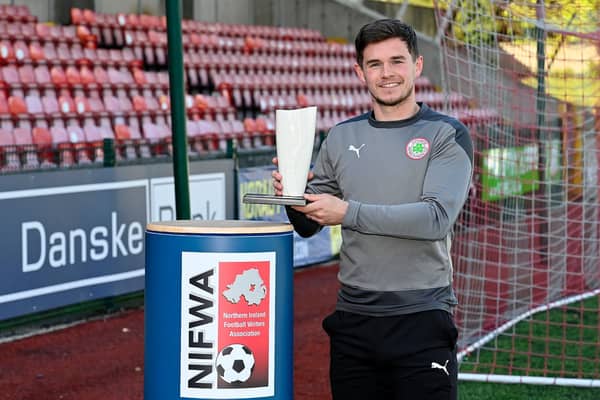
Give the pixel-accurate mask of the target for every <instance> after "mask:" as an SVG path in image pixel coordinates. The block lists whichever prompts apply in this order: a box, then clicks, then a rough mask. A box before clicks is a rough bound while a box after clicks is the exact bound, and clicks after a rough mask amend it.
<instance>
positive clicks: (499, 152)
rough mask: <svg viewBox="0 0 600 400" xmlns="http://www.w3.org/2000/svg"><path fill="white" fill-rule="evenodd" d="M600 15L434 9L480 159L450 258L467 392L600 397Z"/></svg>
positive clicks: (475, 6)
mask: <svg viewBox="0 0 600 400" xmlns="http://www.w3.org/2000/svg"><path fill="white" fill-rule="evenodd" d="M599 10H600V1H599V0H579V1H568V0H553V1H549V0H546V1H544V0H537V1H536V0H531V1H525V0H516V1H510V2H509V1H493V0H491V1H490V0H439V1H437V2H436V4H435V11H436V18H437V25H438V32H439V33H438V35H439V39H440V43H441V48H442V60H443V61H442V63H443V71H444V74H443V77H444V84H443V86H444V88H443V89H444V92H445V93H447V94H448V96H447V99H448V100H447V102H446V108H447V110H448V112H449V113H451V114H453V115H455V116H456V117H458V118H459V119H460V120H462V121H463V122H464V123H465V124H467V125H468V126H469V128H470V131H471V135H472V137H473V140H474V148H475V159H474V162H475V170H474V179H473V185H472V190H471V194H470V197H469V200H468V202H467V205H466V207H465V210H464V212H463V213H462V215H461V217H460V219H459V221H458V223H457V226H456V229H455V233H456V237H455V240H454V243H455V244H454V248H453V249H452V251H453V254H454V260H455V266H454V267H455V270H456V273H455V276H456V279H455V287H456V291H457V294H458V297H459V302H460V305H459V307H458V310H457V315H456V318H457V323H458V325H459V328H460V331H461V336H460V341H459V360H460V361H461V375H460V376H461V378H462V379H470V380H486V381H499V382H526V383H538V384H564V385H579V386H600V344H599V343H600V320H599V315H600V308H599V304H598V298H599V293H600V244H599V240H600V237H599V233H600V232H599V227H600V210H599V204H598V195H599V190H600V186H599V185H598V183H599V182H598V159H599V158H600V152H599V149H600V142H599V139H598V132H599V130H600V57H599V52H600V25H599V23H598V21H599V20H600V11H599ZM453 99H461V101H456V100H453Z"/></svg>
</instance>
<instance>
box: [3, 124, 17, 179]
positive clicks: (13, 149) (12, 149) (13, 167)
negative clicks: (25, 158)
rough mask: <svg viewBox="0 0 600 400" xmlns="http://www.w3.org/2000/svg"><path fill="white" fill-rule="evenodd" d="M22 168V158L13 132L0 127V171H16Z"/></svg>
mask: <svg viewBox="0 0 600 400" xmlns="http://www.w3.org/2000/svg"><path fill="white" fill-rule="evenodd" d="M20 169H21V160H20V159H19V151H18V149H17V146H16V145H15V138H14V136H13V133H12V131H10V130H8V129H3V128H0V172H14V171H18V170H20Z"/></svg>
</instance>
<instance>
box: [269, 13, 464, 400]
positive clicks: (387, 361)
mask: <svg viewBox="0 0 600 400" xmlns="http://www.w3.org/2000/svg"><path fill="white" fill-rule="evenodd" d="M355 45H356V65H355V70H356V74H357V75H358V78H359V79H360V80H361V81H362V82H363V83H364V84H365V85H366V86H367V88H368V90H369V92H370V94H371V98H372V107H373V110H372V112H369V113H367V114H364V115H361V116H358V117H355V118H353V119H350V120H348V121H345V122H342V123H340V124H338V125H337V126H335V127H334V128H332V129H331V131H330V132H329V134H328V135H327V138H326V140H325V141H324V142H323V145H322V147H321V149H320V151H319V154H318V157H317V160H316V163H315V167H314V169H313V172H312V173H311V174H310V175H309V182H308V185H307V188H306V193H307V194H305V198H306V199H307V200H308V202H309V203H308V204H307V205H306V206H304V207H288V208H287V209H286V210H287V213H288V217H289V219H290V221H291V222H292V224H293V225H294V229H295V230H296V231H297V232H298V233H299V234H300V235H302V236H305V237H306V236H310V235H312V234H314V233H316V232H317V231H318V230H319V229H320V228H321V227H322V226H324V225H336V224H341V226H342V239H343V242H342V248H341V252H340V271H339V275H338V277H339V280H340V283H341V288H340V291H339V293H338V299H337V305H336V310H335V312H334V313H333V314H331V315H329V316H327V317H326V318H325V320H324V321H323V328H324V329H325V331H326V332H327V333H328V334H329V336H330V346H331V347H330V352H331V364H330V379H331V390H332V394H333V398H334V399H335V400H349V399H361V400H364V399H367V398H372V399H377V400H383V399H418V400H436V399H444V400H447V399H456V380H457V361H456V351H455V347H456V339H457V336H458V332H457V330H456V327H455V325H454V322H453V319H452V314H451V312H452V309H453V307H454V306H455V305H456V304H457V300H456V297H455V295H454V293H453V290H452V261H451V258H450V244H451V235H452V226H453V224H454V221H455V220H456V218H457V216H458V214H459V212H460V210H461V208H462V207H463V204H464V202H465V200H466V197H467V192H468V188H469V183H470V180H471V174H472V158H473V156H472V153H473V150H472V143H471V139H470V137H469V133H468V131H467V128H466V127H465V126H464V125H462V124H461V123H460V122H458V121H457V120H455V119H453V118H451V117H448V116H446V115H443V114H440V113H437V112H434V111H432V110H431V109H430V108H429V107H428V106H427V105H426V104H421V103H417V102H416V100H415V79H416V78H417V77H419V75H420V74H421V71H422V69H423V58H422V56H420V55H419V52H418V48H417V40H416V34H415V32H414V30H413V29H412V28H411V27H410V26H408V25H406V24H404V23H402V22H400V21H397V20H390V19H386V20H378V21H375V22H372V23H369V24H367V25H365V26H363V27H362V28H361V30H360V32H359V33H358V35H357V37H356V41H355ZM274 162H275V163H277V159H274ZM273 178H274V182H273V186H274V188H275V193H276V194H277V195H281V194H282V189H283V186H284V185H285V177H282V176H281V174H280V173H279V172H278V171H275V172H274V173H273Z"/></svg>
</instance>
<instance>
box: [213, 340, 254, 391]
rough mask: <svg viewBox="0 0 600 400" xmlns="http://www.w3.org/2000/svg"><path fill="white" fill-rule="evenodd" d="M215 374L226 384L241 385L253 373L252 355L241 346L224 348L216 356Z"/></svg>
mask: <svg viewBox="0 0 600 400" xmlns="http://www.w3.org/2000/svg"><path fill="white" fill-rule="evenodd" d="M216 367H217V373H218V374H219V377H220V378H221V379H223V380H224V381H225V382H227V383H243V382H246V381H247V380H248V379H250V377H251V376H252V371H254V354H252V351H251V350H250V349H249V348H248V347H247V346H245V345H243V344H230V345H229V346H225V347H224V348H223V349H222V350H221V351H220V352H219V355H217V361H216Z"/></svg>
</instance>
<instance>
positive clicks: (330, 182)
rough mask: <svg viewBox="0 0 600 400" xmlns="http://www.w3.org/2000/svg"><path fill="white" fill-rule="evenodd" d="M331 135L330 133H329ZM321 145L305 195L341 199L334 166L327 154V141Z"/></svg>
mask: <svg viewBox="0 0 600 400" xmlns="http://www.w3.org/2000/svg"><path fill="white" fill-rule="evenodd" d="M329 135H331V133H329ZM329 135H328V136H327V138H326V139H325V141H323V144H321V149H320V150H319V154H318V155H317V159H316V161H315V166H314V168H313V173H314V175H315V176H314V178H313V179H312V180H311V181H310V182H309V183H308V185H307V187H306V193H313V194H321V193H326V194H331V195H333V196H336V197H339V198H341V197H342V193H341V191H340V188H339V185H338V183H337V180H336V176H335V172H334V166H333V165H332V162H331V159H330V157H329V153H328V150H327V139H328V138H329Z"/></svg>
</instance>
